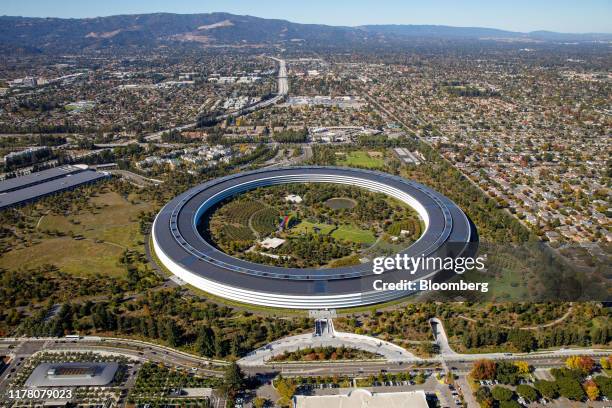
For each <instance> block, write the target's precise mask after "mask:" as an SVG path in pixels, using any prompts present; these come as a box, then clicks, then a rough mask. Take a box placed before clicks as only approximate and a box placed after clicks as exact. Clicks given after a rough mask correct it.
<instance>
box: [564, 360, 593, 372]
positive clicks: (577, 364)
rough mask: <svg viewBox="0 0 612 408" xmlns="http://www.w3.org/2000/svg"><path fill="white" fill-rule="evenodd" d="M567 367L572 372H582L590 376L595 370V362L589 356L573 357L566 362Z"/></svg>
mask: <svg viewBox="0 0 612 408" xmlns="http://www.w3.org/2000/svg"><path fill="white" fill-rule="evenodd" d="M565 365H566V366H567V368H569V369H571V370H580V371H582V372H583V373H584V374H589V373H590V372H591V371H592V370H593V366H594V365H595V361H593V359H592V358H591V357H588V356H571V357H568V358H567V360H565Z"/></svg>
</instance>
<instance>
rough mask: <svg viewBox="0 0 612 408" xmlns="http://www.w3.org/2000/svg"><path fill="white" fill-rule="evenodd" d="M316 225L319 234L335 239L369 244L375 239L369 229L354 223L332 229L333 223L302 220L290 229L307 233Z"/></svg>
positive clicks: (293, 231) (299, 232)
mask: <svg viewBox="0 0 612 408" xmlns="http://www.w3.org/2000/svg"><path fill="white" fill-rule="evenodd" d="M315 227H317V228H319V229H320V230H321V231H320V233H321V234H329V233H331V236H332V237H334V238H336V239H342V240H345V241H350V242H356V243H359V244H361V243H365V244H371V243H373V242H374V241H376V236H374V234H373V233H372V231H370V230H364V229H361V228H359V227H356V226H354V225H340V226H339V227H338V228H337V229H336V230H334V228H335V227H334V226H333V225H329V224H315V223H312V222H310V221H302V222H300V223H299V224H298V225H296V226H295V227H293V228H292V229H291V232H292V233H297V234H309V233H314V228H315Z"/></svg>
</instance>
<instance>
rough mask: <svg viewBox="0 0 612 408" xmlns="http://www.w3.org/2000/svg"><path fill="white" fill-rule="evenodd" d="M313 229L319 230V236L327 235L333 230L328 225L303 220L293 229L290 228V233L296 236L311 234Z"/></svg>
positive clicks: (332, 227)
mask: <svg viewBox="0 0 612 408" xmlns="http://www.w3.org/2000/svg"><path fill="white" fill-rule="evenodd" d="M315 227H317V228H319V229H320V230H321V231H320V233H321V234H329V233H330V232H331V231H332V230H333V229H334V226H333V225H330V224H315V223H312V222H310V221H306V220H304V221H302V222H300V223H299V224H298V225H296V226H295V227H293V228H291V232H294V233H296V234H313V233H314V228H315Z"/></svg>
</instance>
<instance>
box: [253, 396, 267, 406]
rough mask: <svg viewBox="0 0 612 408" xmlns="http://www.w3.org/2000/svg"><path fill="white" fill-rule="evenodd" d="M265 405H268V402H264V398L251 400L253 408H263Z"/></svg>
mask: <svg viewBox="0 0 612 408" xmlns="http://www.w3.org/2000/svg"><path fill="white" fill-rule="evenodd" d="M266 405H268V400H266V399H265V398H262V397H255V399H254V400H253V406H254V407H255V408H264V407H265V406H266Z"/></svg>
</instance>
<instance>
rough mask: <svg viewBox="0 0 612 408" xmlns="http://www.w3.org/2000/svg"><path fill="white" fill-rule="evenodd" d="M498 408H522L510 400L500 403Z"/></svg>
mask: <svg viewBox="0 0 612 408" xmlns="http://www.w3.org/2000/svg"><path fill="white" fill-rule="evenodd" d="M499 408H523V406H522V405H521V404H519V403H518V402H516V401H514V400H510V401H502V402H500V403H499Z"/></svg>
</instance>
